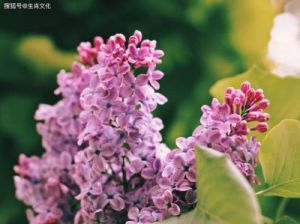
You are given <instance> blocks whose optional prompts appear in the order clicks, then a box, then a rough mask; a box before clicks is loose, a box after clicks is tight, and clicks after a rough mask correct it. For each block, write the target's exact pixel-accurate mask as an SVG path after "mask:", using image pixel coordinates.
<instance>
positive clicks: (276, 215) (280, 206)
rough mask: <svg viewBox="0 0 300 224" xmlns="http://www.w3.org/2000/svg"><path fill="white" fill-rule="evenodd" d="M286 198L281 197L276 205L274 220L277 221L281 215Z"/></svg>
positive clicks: (286, 201)
mask: <svg viewBox="0 0 300 224" xmlns="http://www.w3.org/2000/svg"><path fill="white" fill-rule="evenodd" d="M288 200H289V199H288V198H282V199H281V201H280V203H279V205H278V207H277V211H276V214H275V221H277V220H278V219H279V218H280V217H281V216H282V215H283V212H284V210H285V207H286V205H287V203H288Z"/></svg>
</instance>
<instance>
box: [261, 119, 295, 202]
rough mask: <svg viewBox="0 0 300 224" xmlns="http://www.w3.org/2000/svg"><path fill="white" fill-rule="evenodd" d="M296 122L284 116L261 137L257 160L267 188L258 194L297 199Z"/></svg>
mask: <svg viewBox="0 0 300 224" xmlns="http://www.w3.org/2000/svg"><path fill="white" fill-rule="evenodd" d="M299 136H300V122H299V121H297V120H291V119H286V120H283V121H282V122H280V123H279V124H278V125H277V126H275V127H274V128H273V129H272V130H271V131H270V132H269V133H268V134H267V135H266V137H265V139H264V141H263V143H262V147H261V151H260V154H259V159H260V162H261V165H262V168H263V174H264V178H265V182H266V183H267V184H268V187H267V188H266V189H264V190H262V191H260V192H259V193H258V194H264V195H268V196H270V195H276V196H281V197H297V198H300V166H299V164H300V138H299Z"/></svg>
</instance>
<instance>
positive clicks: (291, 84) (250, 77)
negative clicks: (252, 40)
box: [210, 66, 300, 127]
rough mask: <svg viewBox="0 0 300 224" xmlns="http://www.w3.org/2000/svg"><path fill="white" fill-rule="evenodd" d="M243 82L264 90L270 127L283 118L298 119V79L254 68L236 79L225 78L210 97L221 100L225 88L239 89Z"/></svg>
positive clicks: (299, 116) (299, 92) (213, 88)
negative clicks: (267, 101)
mask: <svg viewBox="0 0 300 224" xmlns="http://www.w3.org/2000/svg"><path fill="white" fill-rule="evenodd" d="M243 81H249V82H251V84H252V86H253V87H254V88H261V89H263V90H264V93H265V96H266V98H267V99H269V100H270V102H271V105H270V107H269V108H268V109H267V112H269V113H270V115H271V119H270V121H269V122H268V123H269V125H270V127H273V126H275V125H276V124H278V123H279V122H280V121H281V120H283V119H285V118H291V119H298V118H300V104H299V96H300V88H299V86H300V79H299V78H296V77H284V78H282V77H279V76H277V75H274V74H271V73H269V72H267V71H264V70H261V69H259V68H258V67H256V66H254V67H253V68H251V69H250V70H248V71H247V72H245V73H243V74H241V75H238V76H236V77H230V78H225V79H222V80H220V81H218V82H217V83H216V84H215V85H213V86H212V88H211V89H210V92H211V94H212V96H214V97H217V98H218V99H222V100H223V97H224V91H225V89H226V87H229V86H232V87H235V88H239V87H240V85H241V83H242V82H243Z"/></svg>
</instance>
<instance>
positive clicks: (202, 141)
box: [193, 82, 270, 184]
mask: <svg viewBox="0 0 300 224" xmlns="http://www.w3.org/2000/svg"><path fill="white" fill-rule="evenodd" d="M269 104H270V103H269V101H268V100H267V99H265V97H264V94H263V90H262V89H257V90H255V89H253V88H251V86H250V83H249V82H244V83H242V85H241V88H240V89H234V88H227V89H226V91H225V102H224V103H223V104H221V103H220V102H219V101H218V100H217V99H213V101H212V104H211V106H203V107H202V108H201V109H202V112H203V115H202V117H201V119H200V123H201V125H200V126H199V127H198V128H196V129H195V131H194V133H193V136H194V138H195V141H196V143H197V144H198V145H200V146H205V147H209V148H213V149H215V150H217V151H220V152H222V153H225V154H227V155H228V156H229V158H230V159H231V160H232V161H233V162H234V163H235V165H236V166H237V167H238V168H239V169H240V171H241V172H242V173H243V175H244V176H245V177H246V178H247V179H248V181H249V182H250V183H252V184H257V183H258V179H257V178H256V175H255V170H254V168H255V167H256V165H257V156H258V155H257V154H258V151H259V148H260V143H259V142H258V140H257V139H256V138H255V137H254V136H252V137H250V139H248V138H247V135H248V134H249V133H250V132H251V131H258V132H261V133H262V132H265V131H267V129H268V125H267V123H266V121H267V120H269V118H270V116H269V114H268V113H265V112H264V110H265V109H266V108H267V107H268V106H269ZM252 122H253V124H251V123H252ZM249 123H250V124H249ZM249 126H250V127H249Z"/></svg>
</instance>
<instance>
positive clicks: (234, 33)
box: [225, 0, 275, 65]
mask: <svg viewBox="0 0 300 224" xmlns="http://www.w3.org/2000/svg"><path fill="white" fill-rule="evenodd" d="M225 2H226V3H227V8H228V9H227V11H228V21H229V26H230V32H229V37H230V39H231V43H232V45H233V47H234V48H235V49H236V50H237V51H238V52H239V53H240V54H241V55H242V56H243V57H244V58H245V59H246V61H247V64H248V65H250V64H252V63H253V62H260V61H262V58H263V57H264V53H265V51H266V48H267V45H268V41H269V39H270V31H271V27H272V24H273V17H274V15H275V10H274V8H273V7H272V4H271V1H270V0H251V1H247V3H246V4H245V2H244V1H240V0H228V1H225ZM254 18H255V19H254Z"/></svg>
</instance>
